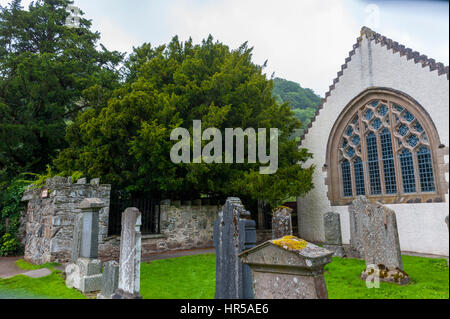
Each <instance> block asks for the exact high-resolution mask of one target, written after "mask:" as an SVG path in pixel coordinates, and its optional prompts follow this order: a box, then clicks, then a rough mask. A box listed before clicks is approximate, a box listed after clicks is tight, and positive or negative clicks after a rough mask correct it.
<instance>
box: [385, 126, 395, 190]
mask: <svg viewBox="0 0 450 319" xmlns="http://www.w3.org/2000/svg"><path fill="white" fill-rule="evenodd" d="M381 150H382V153H383V168H384V185H385V187H386V194H397V180H396V178H395V162H394V151H393V148H392V139H391V132H390V131H389V130H388V129H387V128H385V129H384V130H383V132H382V133H381Z"/></svg>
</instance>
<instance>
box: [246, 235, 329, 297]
mask: <svg viewBox="0 0 450 319" xmlns="http://www.w3.org/2000/svg"><path fill="white" fill-rule="evenodd" d="M332 255H333V253H332V252H331V251H328V250H326V249H324V248H321V247H318V246H316V245H314V244H311V243H308V242H306V241H304V240H302V239H299V238H297V237H294V236H287V237H284V238H282V239H279V240H272V241H268V242H266V243H264V244H262V245H259V246H257V247H254V248H252V249H250V250H247V251H245V252H243V253H242V254H240V255H239V257H240V258H241V259H242V262H243V263H244V264H246V265H249V266H250V268H251V270H252V275H253V291H254V295H255V299H328V292H327V287H326V283H325V279H324V276H323V272H324V267H325V265H326V264H328V263H330V262H331V256H332Z"/></svg>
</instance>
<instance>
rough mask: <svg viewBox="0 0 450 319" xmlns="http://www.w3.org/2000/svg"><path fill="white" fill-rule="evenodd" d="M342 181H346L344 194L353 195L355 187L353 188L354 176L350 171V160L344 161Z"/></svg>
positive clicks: (346, 195)
mask: <svg viewBox="0 0 450 319" xmlns="http://www.w3.org/2000/svg"><path fill="white" fill-rule="evenodd" d="M341 168H342V177H343V178H342V181H343V183H344V196H345V197H352V196H353V189H352V176H351V172H350V162H349V161H348V160H344V161H342V164H341Z"/></svg>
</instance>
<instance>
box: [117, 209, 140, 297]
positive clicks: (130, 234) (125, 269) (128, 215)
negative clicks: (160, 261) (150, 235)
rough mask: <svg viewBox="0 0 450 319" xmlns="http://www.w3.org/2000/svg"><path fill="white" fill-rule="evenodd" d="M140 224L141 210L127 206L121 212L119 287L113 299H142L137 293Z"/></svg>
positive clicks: (138, 283) (138, 282) (138, 285)
mask: <svg viewBox="0 0 450 319" xmlns="http://www.w3.org/2000/svg"><path fill="white" fill-rule="evenodd" d="M141 225H142V217H141V212H140V211H139V210H138V209H137V208H127V209H126V210H125V212H124V213H123V214H122V233H121V238H120V265H119V287H118V289H117V290H116V293H115V294H114V296H113V299H142V296H141V295H140V294H139V291H140V271H141Z"/></svg>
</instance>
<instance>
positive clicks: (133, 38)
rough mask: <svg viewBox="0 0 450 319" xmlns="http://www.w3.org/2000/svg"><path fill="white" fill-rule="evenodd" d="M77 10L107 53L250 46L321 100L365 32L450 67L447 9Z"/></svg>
mask: <svg viewBox="0 0 450 319" xmlns="http://www.w3.org/2000/svg"><path fill="white" fill-rule="evenodd" d="M8 2H9V1H8V0H0V4H1V5H5V4H6V3H8ZM30 2H31V1H28V0H24V1H23V4H24V5H25V6H27V5H28V3H30ZM75 5H76V6H78V7H79V8H81V10H83V11H84V13H85V17H86V18H88V19H91V20H92V22H93V29H94V30H98V31H100V33H101V34H102V40H101V42H102V43H103V44H104V45H105V46H106V47H107V48H108V49H111V50H119V51H122V52H130V50H131V48H132V47H133V46H139V45H140V44H142V43H143V42H150V43H152V45H160V44H163V43H167V42H169V41H170V39H171V38H172V37H173V36H174V35H178V36H180V38H181V39H182V40H186V39H188V38H189V36H191V37H192V38H193V40H194V41H195V42H196V43H198V42H200V41H201V40H202V39H203V38H205V37H207V36H208V34H212V35H213V36H214V38H215V39H217V40H219V41H221V42H224V43H225V44H227V45H229V46H230V47H231V48H237V47H239V46H240V45H241V44H242V43H243V42H245V41H248V42H249V45H250V46H253V47H254V62H255V63H258V64H262V63H264V61H265V60H268V61H269V63H268V68H267V69H266V72H267V74H268V75H269V76H270V75H271V74H272V73H273V72H275V74H276V76H277V77H282V78H286V79H288V80H293V81H296V82H299V83H300V84H301V85H302V86H303V87H309V88H312V89H313V90H314V91H315V92H316V93H318V94H320V95H322V96H323V95H324V93H325V92H326V91H327V90H328V87H329V86H330V85H331V82H332V80H333V79H334V78H335V77H336V74H337V72H338V71H339V70H340V66H341V65H342V64H343V63H344V60H345V58H346V57H347V56H348V52H349V51H350V50H351V49H352V46H353V44H355V43H356V38H357V37H358V35H359V32H360V29H361V27H362V26H363V25H368V26H369V27H371V28H372V29H374V30H375V31H377V32H379V33H381V34H383V35H385V36H387V37H389V38H392V39H394V40H395V41H398V42H400V43H401V44H404V45H406V46H407V47H410V48H412V49H414V50H417V51H419V52H420V53H422V54H426V55H428V56H429V57H432V58H434V59H436V60H437V61H439V62H442V63H444V64H446V65H448V64H449V40H448V39H449V15H448V12H449V5H448V1H386V0H385V1H379V0H376V1H375V0H374V1H363V0H75ZM374 5H375V6H374Z"/></svg>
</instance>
